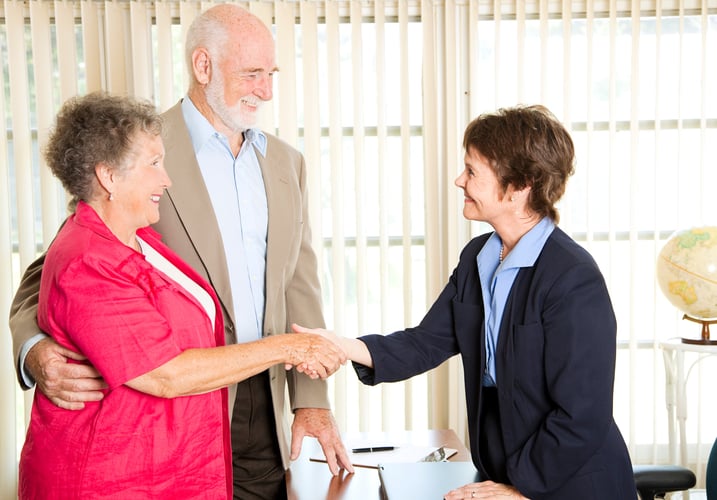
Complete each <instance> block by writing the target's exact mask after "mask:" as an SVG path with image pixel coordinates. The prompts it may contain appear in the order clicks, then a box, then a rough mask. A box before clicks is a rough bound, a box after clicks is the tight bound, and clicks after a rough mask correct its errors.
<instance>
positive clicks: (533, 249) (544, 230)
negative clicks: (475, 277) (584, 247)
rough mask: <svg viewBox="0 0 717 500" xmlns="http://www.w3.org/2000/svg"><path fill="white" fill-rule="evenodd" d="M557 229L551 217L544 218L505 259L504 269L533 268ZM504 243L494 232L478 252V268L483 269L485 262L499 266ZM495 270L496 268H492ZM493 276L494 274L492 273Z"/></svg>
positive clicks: (521, 239) (522, 238)
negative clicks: (499, 257) (549, 238)
mask: <svg viewBox="0 0 717 500" xmlns="http://www.w3.org/2000/svg"><path fill="white" fill-rule="evenodd" d="M553 229H555V223H554V222H553V221H552V219H550V218H549V217H543V218H542V219H541V220H540V222H538V223H537V224H536V225H535V226H533V227H532V228H530V231H528V232H527V233H525V234H524V235H523V236H522V237H521V238H520V240H518V243H517V244H516V245H515V248H513V250H511V251H510V253H509V254H508V255H507V256H506V257H505V260H504V261H503V262H502V268H503V269H509V268H511V267H531V266H532V265H533V264H535V261H536V260H538V256H539V255H540V252H542V251H543V246H545V242H546V241H547V239H548V237H549V236H550V234H551V233H552V232H553ZM501 246H502V243H501V241H500V237H499V236H498V233H496V232H494V233H493V234H491V235H490V237H489V238H488V241H486V243H485V245H484V246H483V248H482V249H481V251H480V252H478V256H477V257H476V260H477V261H478V267H479V268H481V267H482V265H483V264H481V262H483V263H484V264H485V265H488V263H494V264H492V265H495V266H497V265H498V264H499V262H498V255H499V254H500V248H501ZM492 269H493V270H494V269H495V267H493V268H492ZM491 274H492V272H491Z"/></svg>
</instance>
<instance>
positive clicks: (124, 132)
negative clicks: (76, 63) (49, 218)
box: [44, 92, 162, 208]
mask: <svg viewBox="0 0 717 500" xmlns="http://www.w3.org/2000/svg"><path fill="white" fill-rule="evenodd" d="M138 132H146V133H149V134H153V135H159V134H161V132H162V122H161V118H160V117H159V115H158V114H157V110H156V108H155V107H154V105H153V104H151V103H150V102H148V101H140V100H137V99H133V98H130V97H124V96H122V97H121V96H113V95H110V94H108V93H105V92H94V93H91V94H88V95H86V96H84V97H81V96H77V97H73V98H70V99H68V100H67V101H66V102H65V103H64V104H63V105H62V108H61V109H60V111H59V113H58V114H57V119H56V122H55V127H54V129H53V131H52V133H51V134H50V138H49V141H48V143H47V145H46V147H45V150H44V153H45V161H46V162H47V164H48V166H49V167H50V169H51V170H52V173H53V174H55V176H56V177H57V178H58V179H60V182H62V185H63V186H64V188H65V190H67V192H68V193H69V194H70V195H71V196H72V200H71V201H70V207H71V208H74V207H75V205H76V204H77V202H78V201H79V200H89V199H90V198H91V197H92V195H93V193H94V191H95V189H96V181H95V166H97V165H98V164H100V163H105V164H107V165H109V166H110V167H112V168H115V169H116V170H117V171H121V170H122V169H123V168H124V167H125V166H126V164H125V161H126V160H127V155H128V153H129V152H130V151H131V148H132V143H133V141H134V139H135V135H136V134H137V133H138Z"/></svg>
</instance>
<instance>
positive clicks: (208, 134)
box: [182, 96, 267, 157]
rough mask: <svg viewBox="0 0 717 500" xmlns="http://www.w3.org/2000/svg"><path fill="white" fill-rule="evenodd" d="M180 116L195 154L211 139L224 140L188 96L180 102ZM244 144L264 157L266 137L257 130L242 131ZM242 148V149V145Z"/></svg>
mask: <svg viewBox="0 0 717 500" xmlns="http://www.w3.org/2000/svg"><path fill="white" fill-rule="evenodd" d="M182 115H183V116H184V123H185V124H186V125H187V130H188V131H189V137H190V138H191V140H192V146H193V147H194V152H195V153H198V152H199V151H201V150H202V148H203V147H204V145H205V144H206V143H207V142H208V141H209V140H210V139H211V138H212V137H215V136H216V137H221V138H223V139H224V140H226V137H225V136H224V135H222V134H220V133H219V132H217V130H216V129H215V128H214V127H213V126H212V124H211V123H209V120H207V119H206V118H205V117H204V115H203V114H201V113H200V112H199V110H198V109H197V107H196V106H195V105H194V103H193V102H192V100H191V99H190V98H189V97H188V96H187V97H185V98H184V99H183V100H182ZM244 143H245V144H246V145H247V146H249V145H252V146H254V148H255V149H256V150H257V151H258V152H259V153H261V155H262V156H263V157H266V143H267V140H266V135H265V134H264V132H262V131H261V130H259V129H258V128H250V129H247V130H245V131H244ZM242 147H244V145H242Z"/></svg>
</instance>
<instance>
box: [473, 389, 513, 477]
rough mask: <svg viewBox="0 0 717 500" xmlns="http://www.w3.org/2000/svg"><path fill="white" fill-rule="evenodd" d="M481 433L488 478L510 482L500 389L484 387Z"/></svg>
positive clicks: (481, 460) (479, 441) (479, 444)
mask: <svg viewBox="0 0 717 500" xmlns="http://www.w3.org/2000/svg"><path fill="white" fill-rule="evenodd" d="M481 398H482V401H481V413H480V435H479V436H478V453H479V458H480V462H481V465H483V468H484V469H485V470H484V471H483V472H485V473H486V474H487V475H488V479H490V480H491V481H494V482H496V483H505V484H510V481H509V480H508V473H507V472H506V456H505V447H504V446H503V431H502V429H501V427H500V412H499V410H498V389H496V388H495V387H483V388H482V393H481Z"/></svg>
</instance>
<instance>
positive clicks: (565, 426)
mask: <svg viewBox="0 0 717 500" xmlns="http://www.w3.org/2000/svg"><path fill="white" fill-rule="evenodd" d="M489 236H490V234H484V235H482V236H479V237H477V238H474V239H473V240H472V241H470V242H469V243H468V245H467V246H466V247H465V248H464V249H463V251H462V252H461V257H460V261H459V262H458V266H457V267H456V269H455V270H454V271H453V274H452V275H451V278H450V280H449V282H448V284H447V285H446V287H445V288H444V289H443V291H442V292H441V294H440V295H439V297H438V299H437V300H436V302H435V303H434V304H433V306H431V308H430V310H429V311H428V313H427V314H426V316H425V317H424V318H423V320H422V321H421V323H420V324H419V325H418V326H417V327H415V328H410V329H407V330H403V331H399V332H395V333H392V334H391V335H387V336H383V335H367V336H364V337H361V340H362V341H363V342H365V343H366V345H367V346H368V349H369V351H370V352H371V356H372V359H373V363H374V368H373V369H369V368H367V367H365V366H361V365H357V364H354V368H355V369H356V372H357V374H358V375H359V378H360V379H361V381H362V382H363V383H365V384H369V385H374V384H377V383H380V382H393V381H398V380H405V379H407V378H410V377H412V376H414V375H417V374H419V373H423V372H425V371H427V370H430V369H432V368H434V367H436V366H438V365H439V364H441V363H442V362H443V361H445V360H446V359H448V358H450V357H451V356H454V355H456V354H460V355H461V358H462V360H463V371H464V376H465V388H466V406H467V410H468V426H469V434H470V449H471V454H472V456H473V462H474V464H475V466H476V467H477V468H478V470H479V471H481V472H482V473H483V475H484V477H485V470H486V469H485V468H484V467H483V464H482V463H481V457H480V456H479V453H478V442H479V440H478V438H479V435H480V432H481V429H480V426H479V422H480V418H479V412H480V410H481V407H480V405H481V391H482V384H481V381H482V373H483V370H484V366H485V315H484V309H483V299H482V291H481V287H480V280H479V279H478V266H477V264H476V256H477V255H478V252H479V251H480V249H481V248H482V247H483V245H484V244H485V242H486V241H487V239H488V237H489ZM616 329H617V327H616V321H615V314H614V312H613V309H612V304H611V302H610V297H609V294H608V291H607V287H606V285H605V281H604V279H603V277H602V274H601V273H600V270H599V268H598V266H597V264H596V263H595V261H594V260H593V258H592V257H591V256H590V254H588V252H587V251H586V250H585V249H584V248H582V247H581V246H580V245H578V244H577V243H576V242H575V241H573V240H572V239H571V238H570V237H569V236H568V235H567V234H565V233H564V232H563V231H562V230H560V229H559V228H557V227H556V228H555V230H554V231H553V233H552V234H551V235H550V237H549V238H548V240H547V241H546V243H545V246H544V247H543V250H542V252H541V253H540V255H539V257H538V259H537V261H536V262H535V265H534V266H533V267H526V268H521V269H520V271H519V272H518V275H517V276H516V279H515V282H514V284H513V287H512V289H511V292H510V295H509V297H508V301H507V303H506V307H505V312H504V315H503V319H502V323H501V327H500V336H499V340H498V345H497V347H496V351H497V352H496V378H497V390H498V407H499V412H500V423H501V428H502V432H503V436H502V438H503V443H504V446H505V452H506V456H507V464H505V467H506V469H507V473H508V477H509V479H510V482H511V484H512V485H514V486H515V487H516V488H518V490H519V491H520V492H521V493H522V494H523V495H524V496H526V497H528V498H531V499H533V500H537V499H551V500H576V499H581V500H589V499H605V498H611V499H629V500H634V499H635V498H636V489H635V484H634V480H633V477H632V465H631V463H630V457H629V455H628V452H627V447H626V446H625V442H624V440H623V438H622V436H621V434H620V431H619V430H618V428H617V425H616V424H615V421H614V420H613V416H612V408H613V383H614V375H615V351H616Z"/></svg>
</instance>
